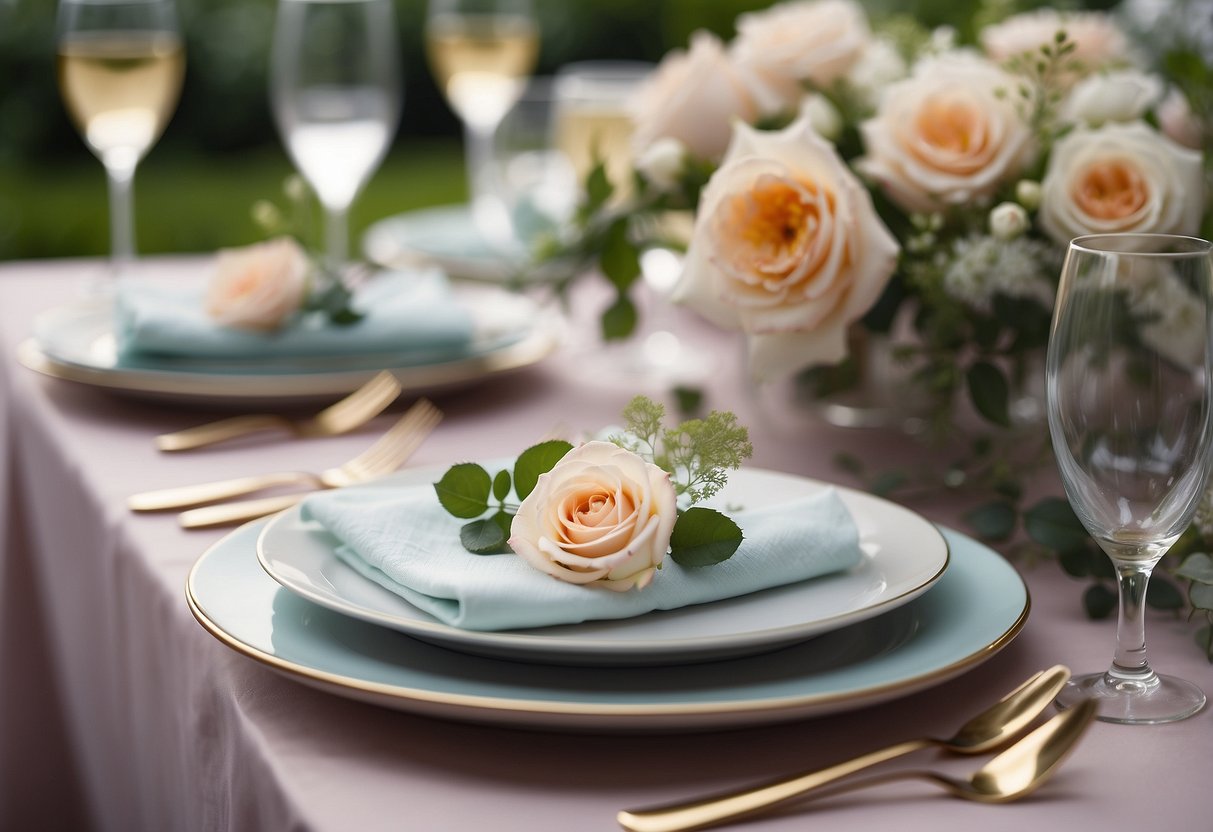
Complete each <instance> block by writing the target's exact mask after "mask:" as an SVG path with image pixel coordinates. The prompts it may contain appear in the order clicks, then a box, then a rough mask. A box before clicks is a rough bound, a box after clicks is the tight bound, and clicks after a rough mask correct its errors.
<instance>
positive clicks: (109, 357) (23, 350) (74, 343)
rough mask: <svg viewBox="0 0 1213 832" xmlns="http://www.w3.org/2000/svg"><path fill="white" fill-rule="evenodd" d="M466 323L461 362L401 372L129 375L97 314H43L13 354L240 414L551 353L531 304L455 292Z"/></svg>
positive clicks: (314, 364) (259, 370)
mask: <svg viewBox="0 0 1213 832" xmlns="http://www.w3.org/2000/svg"><path fill="white" fill-rule="evenodd" d="M459 298H460V302H462V303H465V304H466V305H467V307H468V309H469V310H470V311H471V313H472V317H473V320H474V322H475V324H474V326H475V329H474V335H473V340H472V344H471V347H470V349H469V351H468V354H467V355H464V356H460V357H457V358H452V359H447V360H437V361H422V362H418V363H409V362H408V361H407V360H404V359H402V357H401V356H400V355H386V354H384V355H369V354H367V355H346V356H331V357H329V356H325V357H316V358H306V359H305V358H300V359H286V358H283V359H274V360H250V361H238V360H232V361H225V360H220V359H207V360H206V361H201V360H190V359H167V358H166V359H163V360H160V361H156V362H149V363H148V364H146V365H141V366H138V367H126V366H123V365H122V364H121V363H120V362H119V361H118V354H117V344H116V341H115V337H114V330H113V318H112V315H111V313H110V309H109V307H108V306H105V305H84V306H67V307H60V308H57V309H52V310H50V311H48V312H46V313H44V314H43V315H42V316H40V317H39V319H38V320H37V321H36V322H35V332H36V333H37V336H36V337H35V338H30V339H27V340H26V341H24V342H23V343H22V344H21V345H20V346H19V348H18V352H17V356H18V359H19V360H20V361H21V363H22V364H24V365H25V366H26V367H28V368H30V369H31V370H35V371H37V372H40V373H43V374H44V375H48V376H52V377H54V378H59V379H64V380H67V381H73V382H78V383H82V384H88V385H91V386H95V387H101V388H105V389H110V390H114V391H117V392H122V393H131V394H137V395H140V396H143V397H148V398H162V399H169V400H174V401H196V400H206V401H207V402H209V403H212V404H216V403H218V404H225V403H230V404H236V405H239V406H249V405H252V404H254V403H257V402H267V403H273V404H287V403H302V402H307V401H314V400H321V399H331V398H333V397H334V396H341V395H345V394H346V393H349V392H352V391H353V390H355V389H357V388H358V387H360V386H361V385H363V384H365V383H366V382H367V381H369V380H370V379H371V377H372V376H374V375H375V373H377V372H378V371H380V370H383V369H389V370H391V371H392V372H393V374H394V375H395V376H396V378H397V380H399V381H400V383H401V385H402V386H403V387H404V391H405V392H406V393H414V394H415V393H422V392H432V391H434V390H438V389H444V388H450V387H457V386H462V385H467V384H471V383H473V382H476V381H480V380H483V379H485V378H487V377H490V376H495V375H499V374H502V373H506V372H509V371H512V370H517V369H521V368H523V367H527V366H530V365H532V364H535V363H536V362H538V361H540V360H542V359H543V358H545V357H547V356H548V355H549V354H550V353H551V352H552V351H553V350H554V349H555V348H556V346H557V345H558V344H559V343H560V339H561V337H562V327H563V324H562V322H561V320H560V316H559V315H558V314H557V313H556V312H555V311H554V310H550V309H542V308H540V307H539V306H538V305H537V304H536V303H535V302H534V301H533V300H531V299H529V298H526V297H523V296H521V295H517V294H514V293H511V292H507V291H506V290H504V289H498V288H495V287H489V286H475V287H473V286H465V287H461V288H460V289H459Z"/></svg>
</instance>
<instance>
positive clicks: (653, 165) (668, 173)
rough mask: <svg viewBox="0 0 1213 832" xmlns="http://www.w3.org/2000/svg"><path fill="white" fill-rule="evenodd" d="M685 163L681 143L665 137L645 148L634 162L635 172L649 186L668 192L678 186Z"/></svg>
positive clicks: (684, 152)
mask: <svg viewBox="0 0 1213 832" xmlns="http://www.w3.org/2000/svg"><path fill="white" fill-rule="evenodd" d="M685 163H686V148H685V147H684V146H683V144H682V142H680V141H678V139H675V138H671V137H669V136H666V137H664V138H660V139H658V140H657V141H655V142H653V143H652V144H651V145H649V146H648V147H647V148H645V150H644V152H643V153H641V154H640V157H639V158H637V160H636V170H638V171H640V175H641V176H643V177H644V178H645V179H646V180H647V181H648V182H649V183H650V184H652V185H654V186H655V187H657V188H658V189H660V190H663V191H669V190H673V189H674V188H675V187H676V186H677V185H678V180H679V179H680V178H681V177H682V171H683V168H684V166H685Z"/></svg>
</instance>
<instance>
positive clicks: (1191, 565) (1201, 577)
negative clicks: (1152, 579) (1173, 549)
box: [1172, 552, 1213, 584]
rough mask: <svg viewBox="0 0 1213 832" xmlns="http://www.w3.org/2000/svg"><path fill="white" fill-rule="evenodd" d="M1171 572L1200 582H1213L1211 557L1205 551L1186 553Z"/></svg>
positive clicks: (1212, 559) (1178, 576)
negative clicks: (1177, 566) (1180, 562)
mask: <svg viewBox="0 0 1213 832" xmlns="http://www.w3.org/2000/svg"><path fill="white" fill-rule="evenodd" d="M1172 574H1174V575H1175V577H1177V578H1186V579H1187V580H1189V581H1196V582H1197V583H1200V584H1213V557H1210V556H1209V555H1208V554H1206V553H1205V552H1196V553H1195V554H1191V555H1188V556H1187V557H1186V558H1184V562H1183V563H1182V564H1180V566H1179V568H1178V569H1176V570H1175V572H1173V573H1172Z"/></svg>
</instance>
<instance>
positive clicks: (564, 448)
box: [514, 439, 573, 500]
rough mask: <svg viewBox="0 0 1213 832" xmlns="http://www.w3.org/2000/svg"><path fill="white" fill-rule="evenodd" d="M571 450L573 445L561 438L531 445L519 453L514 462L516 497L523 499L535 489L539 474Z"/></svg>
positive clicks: (553, 465) (549, 469)
mask: <svg viewBox="0 0 1213 832" xmlns="http://www.w3.org/2000/svg"><path fill="white" fill-rule="evenodd" d="M571 450H573V446H572V445H571V444H569V443H568V442H565V441H564V440H563V439H550V440H548V441H547V442H540V443H539V444H538V445H532V446H531V447H529V448H527V449H526V450H525V451H523V452H522V453H521V454H519V455H518V461H517V462H515V463H514V491H515V493H517V494H518V499H519V500H525V499H526V498H527V496H528V495H529V494H530V493H531V492H532V491H534V490H535V483H537V482H539V475H540V474H546V473H547V472H548V471H551V470H552V468H554V467H555V465H556V463H557V462H559V461H560V460H561V459H562V458H563V457H564V455H565V454H567V453H568V452H569V451H571Z"/></svg>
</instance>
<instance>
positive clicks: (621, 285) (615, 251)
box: [598, 220, 640, 293]
mask: <svg viewBox="0 0 1213 832" xmlns="http://www.w3.org/2000/svg"><path fill="white" fill-rule="evenodd" d="M598 266H599V268H601V269H602V273H603V274H604V275H606V276H607V279H608V280H610V281H611V283H613V284H614V285H615V288H616V289H618V290H619V291H620V292H621V293H623V292H626V291H627V290H628V289H630V288H631V287H632V284H633V283H635V282H636V278H638V277H640V251H639V250H638V249H637V248H636V244H635V243H633V242H632V241H631V240H629V239H628V224H627V220H618V221H616V222H615V223H614V224H613V225H611V227H610V229H609V230H608V231H607V234H606V240H605V241H604V243H603V246H602V253H601V254H600V255H598Z"/></svg>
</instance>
